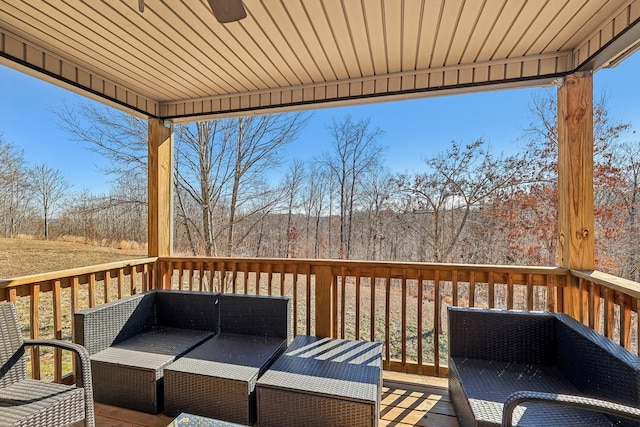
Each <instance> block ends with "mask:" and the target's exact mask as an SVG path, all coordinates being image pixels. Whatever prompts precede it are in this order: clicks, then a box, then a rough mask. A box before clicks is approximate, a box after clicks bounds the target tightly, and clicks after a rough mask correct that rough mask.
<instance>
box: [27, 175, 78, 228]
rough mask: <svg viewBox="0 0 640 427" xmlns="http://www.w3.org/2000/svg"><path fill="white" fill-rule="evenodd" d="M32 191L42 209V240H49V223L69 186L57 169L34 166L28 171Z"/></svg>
mask: <svg viewBox="0 0 640 427" xmlns="http://www.w3.org/2000/svg"><path fill="white" fill-rule="evenodd" d="M29 181H30V184H31V189H32V191H33V192H34V193H35V194H36V196H37V198H38V202H39V205H40V208H41V209H42V217H43V226H44V227H43V228H44V238H45V240H46V239H49V221H50V219H51V217H52V216H53V215H54V214H55V213H56V211H57V210H58V209H59V208H60V203H61V202H62V201H63V199H64V198H65V196H66V195H67V190H68V189H69V188H71V184H70V183H69V181H68V180H67V178H65V176H64V175H63V174H62V171H60V170H59V169H53V168H51V167H49V166H46V165H36V166H35V167H33V168H32V169H31V170H30V171H29Z"/></svg>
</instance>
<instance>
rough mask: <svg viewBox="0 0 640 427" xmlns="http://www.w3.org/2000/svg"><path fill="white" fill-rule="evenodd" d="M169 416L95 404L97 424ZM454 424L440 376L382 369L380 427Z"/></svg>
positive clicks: (161, 421) (158, 420) (113, 426)
mask: <svg viewBox="0 0 640 427" xmlns="http://www.w3.org/2000/svg"><path fill="white" fill-rule="evenodd" d="M170 423H171V418H169V417H167V416H165V415H149V414H143V413H141V412H135V411H130V410H127V409H121V408H116V407H113V406H108V405H102V404H96V426H97V427H107V426H109V427H125V426H133V427H165V426H167V425H168V424H170ZM392 426H394V427H407V426H421V427H426V426H428V427H457V426H458V422H457V420H456V417H455V413H454V412H453V407H452V406H451V402H450V401H449V395H448V391H447V380H446V379H444V378H433V377H424V376H419V375H407V374H399V373H395V372H389V371H385V372H384V387H383V389H382V407H381V410H380V427H392Z"/></svg>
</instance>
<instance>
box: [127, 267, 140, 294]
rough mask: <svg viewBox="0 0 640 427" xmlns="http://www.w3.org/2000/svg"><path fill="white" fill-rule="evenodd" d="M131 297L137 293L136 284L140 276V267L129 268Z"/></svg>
mask: <svg viewBox="0 0 640 427" xmlns="http://www.w3.org/2000/svg"><path fill="white" fill-rule="evenodd" d="M128 270H129V295H135V293H136V284H137V283H136V282H137V276H138V267H137V266H136V267H133V266H132V267H129V269H128Z"/></svg>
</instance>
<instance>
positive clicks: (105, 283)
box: [102, 271, 111, 303]
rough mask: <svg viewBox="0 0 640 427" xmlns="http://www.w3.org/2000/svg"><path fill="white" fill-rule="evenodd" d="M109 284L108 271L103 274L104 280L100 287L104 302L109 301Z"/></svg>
mask: <svg viewBox="0 0 640 427" xmlns="http://www.w3.org/2000/svg"><path fill="white" fill-rule="evenodd" d="M110 282H111V273H110V272H109V271H105V272H104V278H103V279H102V286H103V287H104V302H105V303H107V302H109V301H110V298H109V284H110Z"/></svg>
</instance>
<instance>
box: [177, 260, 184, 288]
mask: <svg viewBox="0 0 640 427" xmlns="http://www.w3.org/2000/svg"><path fill="white" fill-rule="evenodd" d="M183 287H184V263H180V264H179V265H178V289H180V290H182V289H183Z"/></svg>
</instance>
